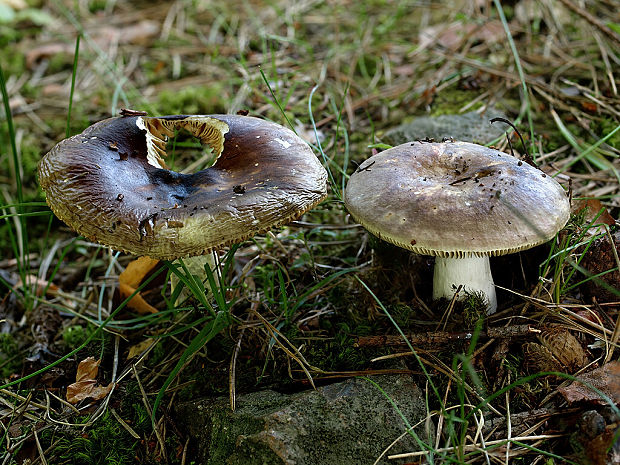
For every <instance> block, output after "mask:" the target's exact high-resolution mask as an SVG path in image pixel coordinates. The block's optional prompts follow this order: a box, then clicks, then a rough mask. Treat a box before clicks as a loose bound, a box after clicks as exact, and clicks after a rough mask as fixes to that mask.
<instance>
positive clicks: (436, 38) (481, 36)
mask: <svg viewBox="0 0 620 465" xmlns="http://www.w3.org/2000/svg"><path fill="white" fill-rule="evenodd" d="M505 37H506V33H505V32H504V28H503V26H502V23H500V22H499V21H487V22H486V23H484V24H482V25H477V24H465V23H462V22H454V23H451V24H439V25H434V26H428V27H426V28H424V29H423V30H422V31H421V32H420V34H419V36H418V50H423V49H425V48H427V47H429V46H435V45H439V46H441V47H443V48H446V49H448V50H456V49H458V48H459V47H460V46H461V45H463V44H464V43H465V41H466V40H467V39H468V38H473V39H474V40H476V41H481V42H485V43H488V44H490V43H494V42H498V41H500V40H503V39H504V38H505Z"/></svg>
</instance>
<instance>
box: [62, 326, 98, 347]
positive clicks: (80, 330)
mask: <svg viewBox="0 0 620 465" xmlns="http://www.w3.org/2000/svg"><path fill="white" fill-rule="evenodd" d="M92 332H93V328H92V327H89V328H84V327H83V326H79V325H71V326H67V327H66V328H65V329H64V330H63V331H62V341H63V342H64V343H65V345H66V346H67V348H68V349H70V350H73V349H75V348H76V347H77V346H79V345H80V344H81V343H82V342H84V341H85V340H86V338H87V337H88V336H90V335H91V334H92Z"/></svg>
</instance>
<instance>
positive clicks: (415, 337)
mask: <svg viewBox="0 0 620 465" xmlns="http://www.w3.org/2000/svg"><path fill="white" fill-rule="evenodd" d="M553 326H554V325H547V326H545V327H541V328H534V327H533V326H531V325H512V326H506V327H500V328H488V329H487V330H486V331H481V332H480V334H479V335H478V337H479V338H499V339H510V338H514V337H527V336H535V335H537V334H539V333H541V332H542V331H543V330H545V329H549V328H551V327H553ZM472 337H473V332H459V333H456V332H455V333H451V332H446V331H437V332H429V333H425V334H410V335H408V336H407V339H408V340H409V342H410V343H411V344H415V345H435V344H442V343H446V342H451V341H452V342H453V341H469V340H471V338H472ZM404 345H406V342H405V341H404V340H403V338H402V337H400V336H399V335H384V336H360V337H358V338H357V340H356V341H355V347H382V346H404Z"/></svg>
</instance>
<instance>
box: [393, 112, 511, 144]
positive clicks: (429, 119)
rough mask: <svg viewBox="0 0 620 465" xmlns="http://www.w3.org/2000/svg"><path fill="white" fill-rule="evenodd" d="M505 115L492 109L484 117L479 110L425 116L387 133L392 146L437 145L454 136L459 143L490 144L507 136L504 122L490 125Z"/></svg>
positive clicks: (506, 127)
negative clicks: (432, 141)
mask: <svg viewBox="0 0 620 465" xmlns="http://www.w3.org/2000/svg"><path fill="white" fill-rule="evenodd" d="M497 116H503V117H504V118H505V115H503V114H501V113H499V112H498V111H497V110H492V109H490V110H488V111H487V112H486V113H485V114H484V116H480V115H479V114H478V113H476V112H475V111H472V112H469V113H465V114H462V115H441V116H421V117H418V118H415V119H414V120H412V121H411V122H409V123H404V124H401V125H400V126H398V127H396V128H394V129H390V130H389V131H388V132H386V134H385V139H386V141H387V142H388V143H389V144H392V145H399V144H404V143H405V142H411V141H414V140H417V139H425V138H427V137H428V138H430V139H435V140H436V141H437V142H441V140H442V139H443V138H444V137H445V138H449V137H452V138H454V139H455V140H460V141H465V142H473V143H477V144H487V143H489V142H491V141H493V140H495V139H497V138H498V137H501V136H503V135H504V134H505V133H506V130H507V129H510V128H509V127H508V126H507V125H506V124H504V123H500V122H497V123H494V124H491V123H489V120H491V119H493V118H495V117H497Z"/></svg>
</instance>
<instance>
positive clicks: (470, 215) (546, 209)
mask: <svg viewBox="0 0 620 465" xmlns="http://www.w3.org/2000/svg"><path fill="white" fill-rule="evenodd" d="M345 205H346V207H347V209H348V210H349V212H350V214H351V216H352V217H353V218H354V219H355V220H356V221H358V222H359V223H360V224H361V225H362V226H364V227H365V228H366V229H367V230H368V231H370V232H371V233H372V234H374V235H376V236H378V237H379V238H381V239H383V240H386V241H388V242H391V243H392V244H395V245H397V246H399V247H403V248H405V249H409V250H411V251H413V252H415V253H418V254H423V255H434V256H435V257H436V259H435V272H434V277H433V298H434V299H438V298H441V297H446V298H452V297H453V296H454V294H455V290H456V288H458V286H459V285H463V287H464V289H465V290H466V291H467V292H469V293H474V292H476V293H482V294H483V295H484V297H485V298H486V300H487V302H488V309H487V312H488V313H489V314H490V313H493V312H495V310H496V309H497V298H496V295H495V286H494V284H493V278H492V276H491V269H490V266H489V256H496V255H504V254H509V253H513V252H517V251H519V250H524V249H528V248H531V247H534V246H536V245H538V244H542V243H544V242H547V241H548V240H550V239H551V238H553V236H554V235H555V234H556V233H557V232H558V231H559V230H560V229H561V228H562V227H564V225H565V224H566V222H567V221H568V218H569V215H570V209H569V200H568V196H567V195H566V192H565V191H564V189H563V188H562V186H560V185H559V184H558V183H557V182H556V181H555V180H554V179H553V178H552V177H550V176H547V175H546V174H545V173H543V172H542V171H540V170H539V169H537V168H535V167H533V166H531V165H529V164H527V163H523V162H522V161H520V160H518V159H517V158H515V157H513V156H511V155H508V154H506V153H503V152H500V151H497V150H494V149H491V148H487V147H482V146H480V145H476V144H470V143H467V142H444V143H425V142H413V143H411V142H409V143H405V144H402V145H399V146H396V147H393V148H391V149H388V150H385V151H384V152H381V153H379V154H377V155H374V156H372V157H370V158H369V159H368V160H366V161H364V163H362V164H361V165H360V166H359V168H358V169H357V170H356V171H355V173H353V174H352V175H351V177H350V179H349V181H348V184H347V187H346V191H345Z"/></svg>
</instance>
